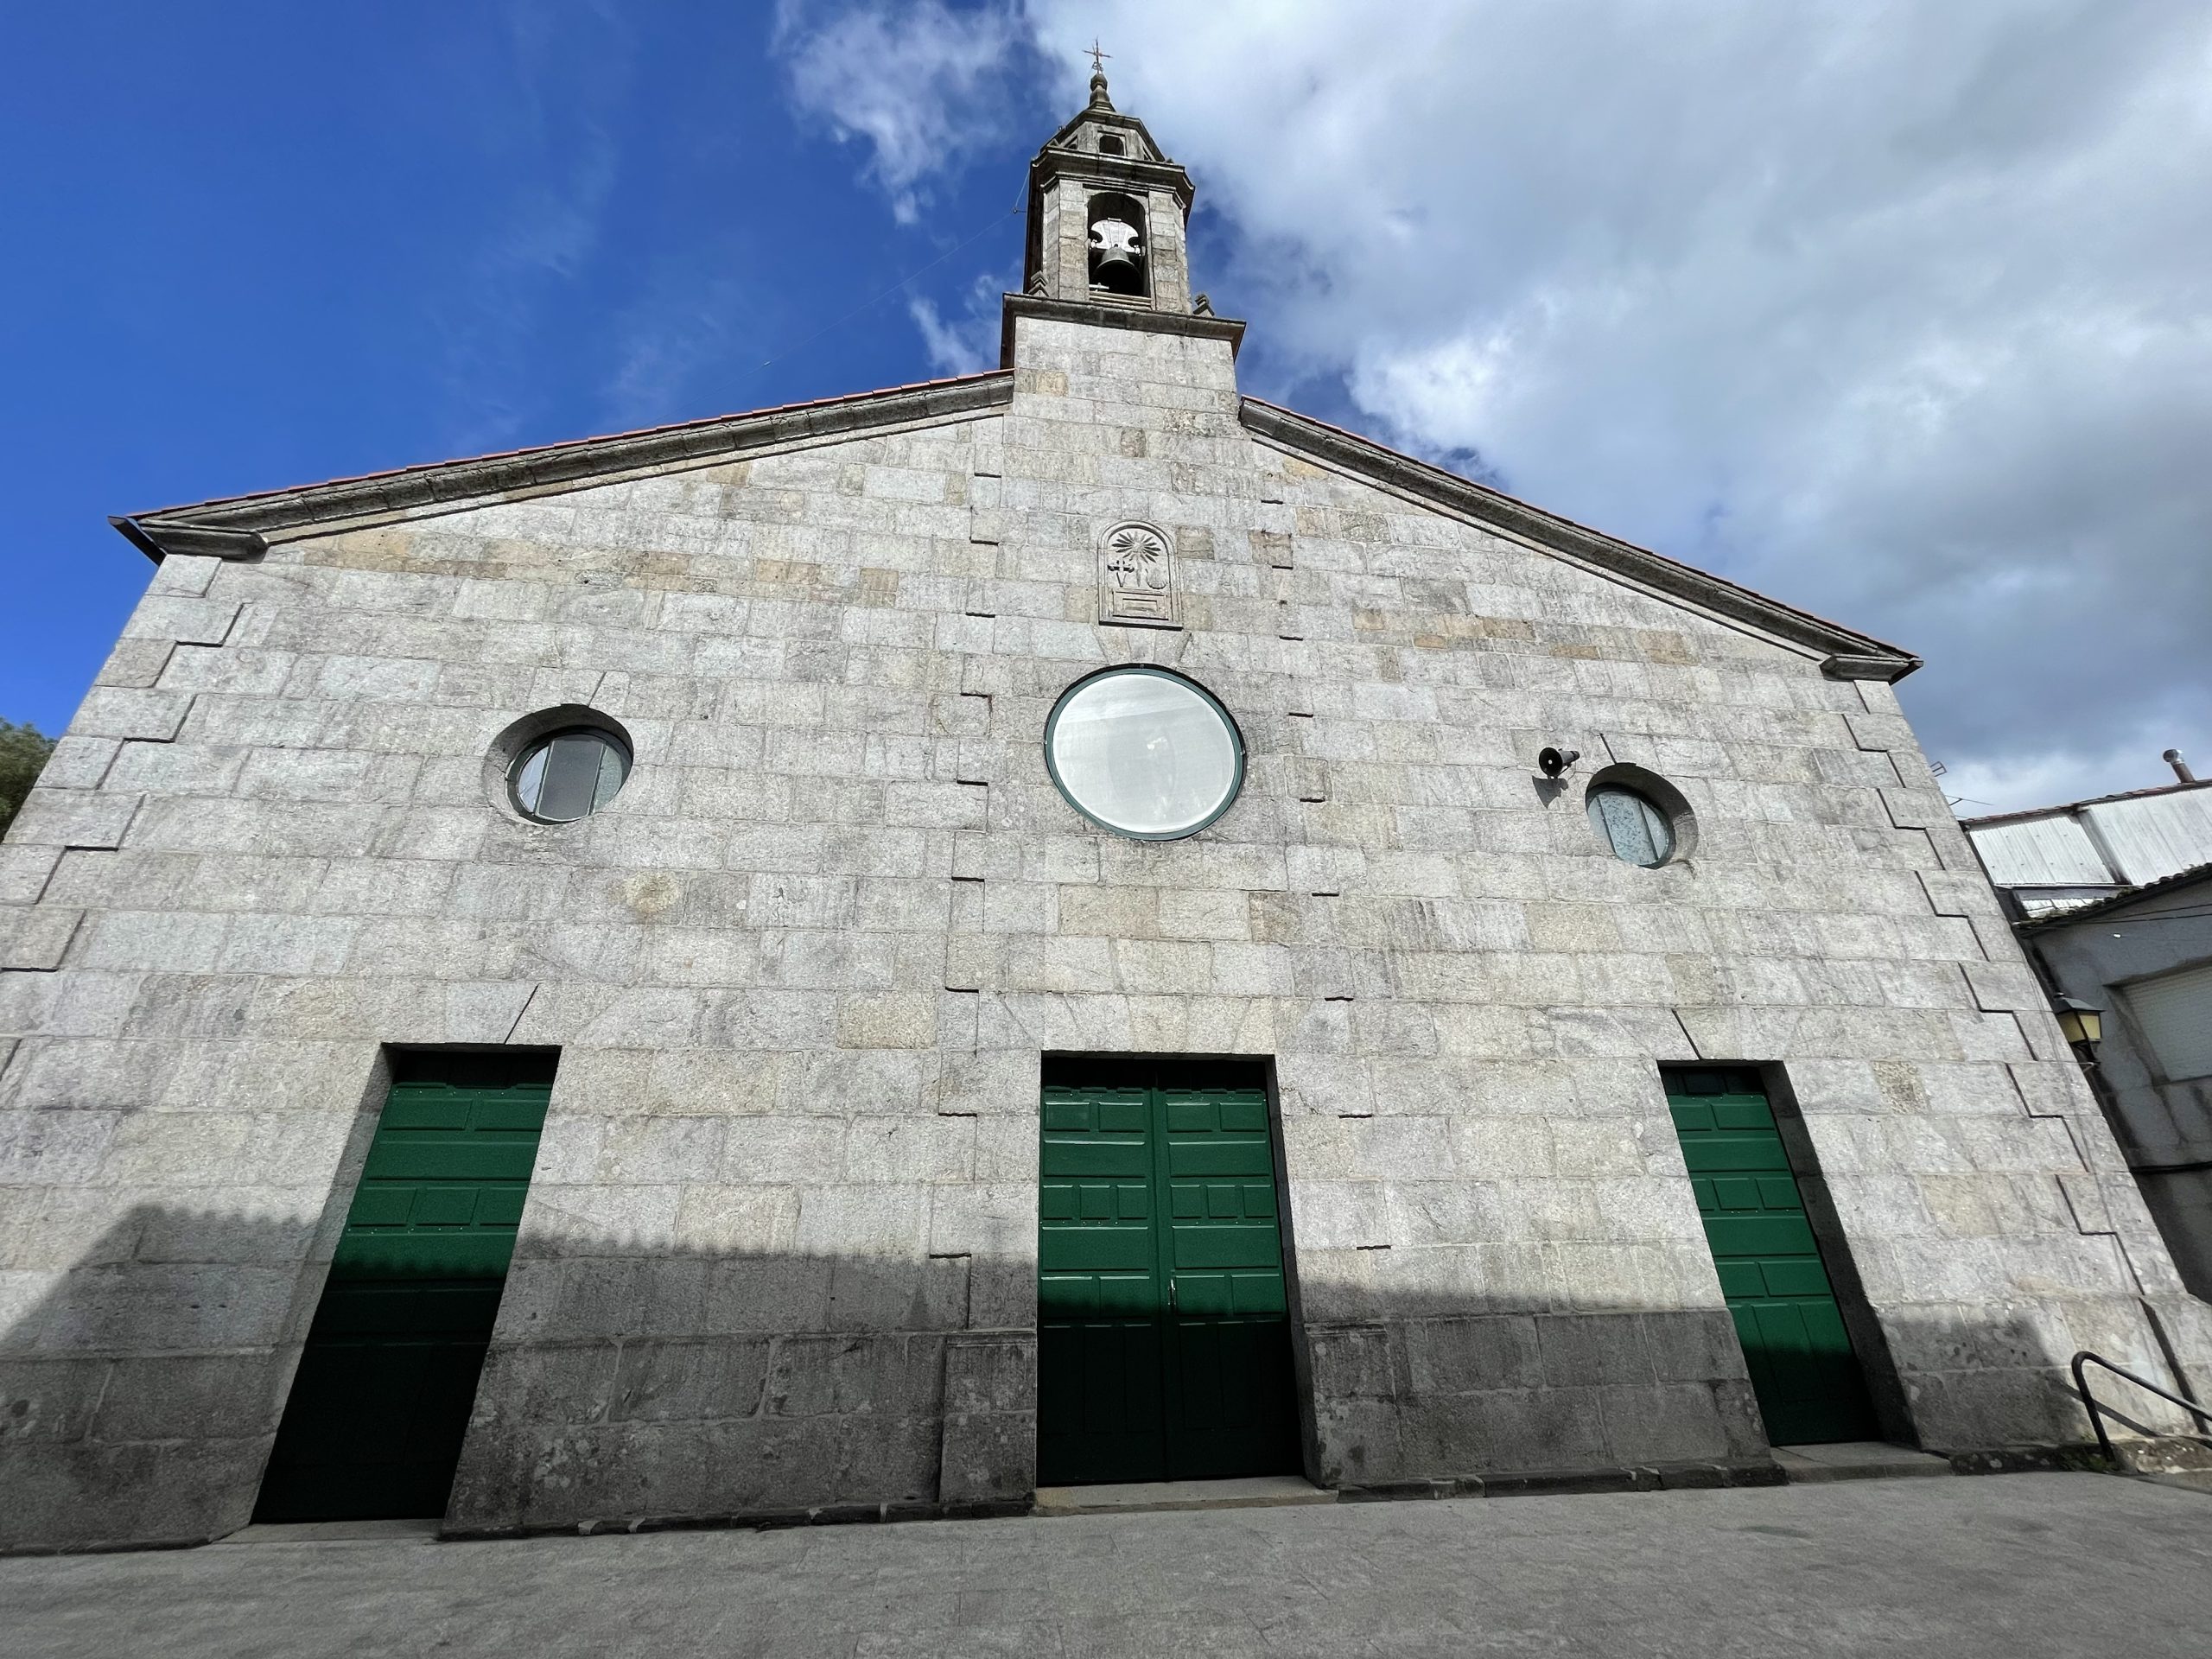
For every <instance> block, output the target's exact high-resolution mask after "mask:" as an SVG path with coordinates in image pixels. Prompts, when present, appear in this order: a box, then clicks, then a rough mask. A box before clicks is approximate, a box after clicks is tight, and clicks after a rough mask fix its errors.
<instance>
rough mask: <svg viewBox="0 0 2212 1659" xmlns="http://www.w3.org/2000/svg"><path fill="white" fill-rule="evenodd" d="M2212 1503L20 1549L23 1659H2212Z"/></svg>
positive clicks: (2081, 1495) (1657, 1508) (2115, 1500)
mask: <svg viewBox="0 0 2212 1659" xmlns="http://www.w3.org/2000/svg"><path fill="white" fill-rule="evenodd" d="M2208 1584H2212V1498H2208V1497H2205V1496H2204V1495H2202V1494H2199V1493H2196V1492H2193V1491H2183V1490H2181V1489H2178V1488H2175V1487H2171V1486H2162V1485H2155V1484H2151V1483H2148V1482H2145V1481H2139V1480H2129V1479H2121V1478H2113V1477H2110V1476H2100V1475H2088V1474H2033V1475H2013V1476H2005V1477H1999V1478H1977V1479H1956V1480H1928V1481H1917V1480H1916V1481H1853V1482H1846V1483H1841V1484H1824V1485H1814V1486H1777V1487H1767V1488H1737V1489H1719V1490H1714V1491H1662V1492H1654V1493H1648V1494H1620V1495H1605V1496H1588V1497H1521V1498H1516V1499H1514V1500H1512V1501H1510V1502H1498V1501H1494V1500H1490V1499H1479V1498H1471V1499H1465V1500H1446V1501H1441V1502H1433V1503H1363V1504H1337V1505H1330V1506H1327V1507H1293V1508H1276V1509H1245V1510H1211V1511H1181V1512H1153V1513H1142V1514H1129V1515H1093V1516H1069V1517H1065V1518H1052V1519H1044V1518H1036V1517H1030V1518H1022V1519H1013V1520H1002V1521H977V1522H915V1523H912V1524H905V1525H891V1526H838V1527H817V1528H810V1529H785V1530H779V1531H768V1532H748V1531H721V1532H661V1533H641V1534H635V1535H611V1536H610V1535H601V1536H594V1537H576V1536H561V1537H544V1538H537V1539H527V1540H518V1541H504V1542H476V1543H444V1544H441V1543H435V1542H429V1541H423V1540H422V1539H420V1538H419V1537H416V1538H404V1537H403V1538H390V1539H383V1540H377V1539H367V1540H359V1539H357V1540H353V1541H343V1542H329V1541H283V1540H270V1541H264V1542H260V1543H257V1544H254V1545H251V1547H237V1548H203V1549H197V1550H169V1551H158V1552H147V1553H143V1554H106V1555H78V1556H60V1557H52V1556H49V1557H22V1558H16V1559H14V1560H0V1608H4V1609H5V1630H6V1638H5V1643H4V1646H5V1649H6V1650H7V1652H8V1653H9V1654H10V1659H92V1656H98V1659H113V1656H117V1655H135V1654H142V1653H146V1654H150V1653H159V1654H162V1656H164V1659H201V1656H217V1655H220V1656H224V1659H275V1656H283V1659H324V1656H340V1655H345V1656H382V1655H408V1656H429V1655H442V1654H462V1653H470V1652H485V1651H494V1650H496V1651H504V1652H512V1653H526V1654H530V1655H532V1656H548V1659H566V1656H572V1655H573V1656H583V1655H589V1656H593V1659H622V1656H640V1659H643V1656H652V1659H671V1656H690V1655H714V1656H716V1659H723V1656H749V1655H779V1656H781V1655H797V1656H808V1659H811V1656H817V1655H820V1656H836V1659H860V1656H863V1655H867V1656H876V1655H893V1654H945V1655H963V1656H964V1655H970V1654H1000V1653H1005V1654H1015V1653H1018V1654H1020V1655H1022V1656H1024V1659H1036V1656H1046V1659H1054V1656H1061V1659H1069V1656H1085V1655H1092V1654H1109V1653H1110V1654H1114V1655H1116V1656H1137V1655H1142V1656H1152V1655H1174V1654H1183V1653H1189V1654H1203V1655H1205V1659H1233V1656H1238V1655H1286V1654H1292V1655H1306V1654H1313V1655H1338V1654H1345V1655H1388V1654H1441V1653H1450V1654H1453V1655H1463V1654H1507V1653H1513V1654H1528V1653H1545V1654H1568V1655H1592V1656H1595V1655H1605V1656H1607V1659H1621V1656H1633V1655H1685V1656H1688V1655H1695V1656H1697V1659H1727V1656H1734V1655H1743V1656H1758V1659H1788V1656H1797V1655H1818V1656H1834V1655H1858V1654H1876V1653H1878V1654H1881V1655H1884V1656H1900V1655H1903V1656H1912V1655H1929V1656H1936V1655H1940V1656H1942V1659H1980V1656H1998V1659H2031V1656H2039V1655H2069V1656H2070V1655H2088V1654H2111V1655H2120V1654H2125V1655H2127V1656H2129V1659H2164V1656H2176V1659H2179V1656H2188V1659H2201V1656H2202V1655H2203V1654H2205V1653H2206V1652H2209V1651H2212V1598H2208V1596H2207V1594H2206V1592H2205V1586H2207V1585H2208Z"/></svg>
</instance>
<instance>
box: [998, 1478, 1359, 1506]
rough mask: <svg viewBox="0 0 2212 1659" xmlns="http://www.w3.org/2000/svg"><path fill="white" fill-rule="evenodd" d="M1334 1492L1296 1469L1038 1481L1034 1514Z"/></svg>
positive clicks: (1303, 1498)
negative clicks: (1231, 1475)
mask: <svg viewBox="0 0 2212 1659" xmlns="http://www.w3.org/2000/svg"><path fill="white" fill-rule="evenodd" d="M1336 1501H1337V1495H1336V1494H1335V1493H1334V1492H1332V1491H1327V1490H1326V1489H1325V1488H1323V1487H1319V1486H1316V1485H1314V1484H1313V1483H1312V1482H1310V1481H1307V1480H1303V1479H1300V1478H1299V1477H1298V1476H1296V1475H1253V1476H1249V1477H1247V1478H1243V1479H1241V1480H1142V1481H1130V1482H1126V1483H1123V1484H1116V1485H1110V1486H1039V1488H1038V1489H1037V1505H1036V1509H1035V1511H1034V1512H1035V1513H1036V1514H1038V1515H1133V1514H1138V1513H1141V1512H1143V1511H1146V1510H1270V1509H1281V1508H1283V1507H1285V1506H1287V1505H1289V1504H1294V1503H1335V1502H1336Z"/></svg>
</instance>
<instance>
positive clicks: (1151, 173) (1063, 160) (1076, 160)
mask: <svg viewBox="0 0 2212 1659" xmlns="http://www.w3.org/2000/svg"><path fill="white" fill-rule="evenodd" d="M1063 173H1071V174H1074V175H1076V176H1077V177H1078V178H1083V179H1088V180H1090V181H1094V182H1096V183H1099V184H1107V185H1119V186H1122V188H1125V189H1129V190H1133V191H1135V193H1136V194H1139V195H1142V194H1144V193H1145V192H1146V191H1147V190H1155V189H1156V190H1166V191H1170V192H1172V193H1173V195H1174V197H1175V200H1176V201H1177V202H1178V203H1179V204H1180V206H1181V207H1182V209H1183V211H1184V213H1186V214H1187V213H1189V212H1190V211H1191V204H1192V201H1194V200H1197V197H1198V192H1197V189H1196V188H1195V187H1194V186H1193V185H1192V183H1191V175H1189V174H1188V173H1187V172H1185V170H1184V169H1183V168H1182V167H1181V166H1180V165H1179V164H1178V163H1177V162H1147V161H1141V160H1139V159H1138V158H1137V157H1135V156H1095V155H1092V154H1090V152H1089V151H1087V150H1080V149H1053V148H1052V147H1051V146H1050V145H1047V146H1046V148H1045V149H1040V150H1039V151H1038V152H1037V155H1036V157H1035V159H1034V160H1033V161H1032V162H1030V163H1029V199H1030V200H1031V202H1032V203H1034V202H1035V201H1036V200H1037V198H1038V196H1039V194H1042V193H1043V191H1044V189H1045V188H1046V186H1047V185H1049V184H1051V183H1052V181H1053V180H1054V179H1057V178H1058V177H1059V176H1060V175H1062V174H1063ZM1033 211H1034V210H1033Z"/></svg>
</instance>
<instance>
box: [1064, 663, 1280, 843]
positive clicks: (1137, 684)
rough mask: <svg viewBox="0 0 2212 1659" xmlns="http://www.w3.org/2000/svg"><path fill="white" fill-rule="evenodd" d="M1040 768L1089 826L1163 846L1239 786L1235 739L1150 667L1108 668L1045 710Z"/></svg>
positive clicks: (1197, 691)
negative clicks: (1048, 711)
mask: <svg viewBox="0 0 2212 1659" xmlns="http://www.w3.org/2000/svg"><path fill="white" fill-rule="evenodd" d="M1045 766H1046V771H1048V772H1051V773H1052V781H1053V783H1055V784H1057V785H1058V786H1059V791H1060V793H1061V794H1063V795H1065V797H1067V800H1068V804H1069V805H1071V806H1072V807H1074V808H1075V810H1077V811H1078V812H1080V813H1082V814H1083V816H1084V817H1086V818H1089V819H1090V821H1091V822H1092V823H1096V824H1098V825H1100V826H1102V827H1103V828H1104V829H1111V830H1113V831H1115V832H1116V834H1117V835H1124V836H1136V837H1138V838H1139V839H1141V840H1147V841H1171V840H1173V839H1175V838H1176V837H1178V836H1191V835H1196V834H1197V833H1198V831H1199V830H1201V829H1205V827H1206V825H1208V824H1210V823H1212V822H1213V821H1214V820H1215V819H1216V818H1217V817H1220V816H1221V815H1222V814H1223V813H1224V812H1226V811H1228V810H1229V808H1230V803H1231V802H1233V801H1235V800H1236V791H1238V789H1240V788H1241V787H1243V782H1244V739H1243V735H1242V734H1240V733H1239V732H1238V731H1237V729H1236V721H1233V720H1231V719H1230V716H1229V710H1228V709H1224V708H1223V707H1222V706H1221V704H1220V702H1218V701H1217V699H1216V698H1215V697H1214V696H1213V694H1212V693H1211V692H1210V691H1208V690H1205V687H1203V686H1201V685H1199V684H1198V683H1195V682H1194V681H1191V680H1186V679H1185V678H1184V677H1182V676H1181V675H1180V674H1171V673H1169V672H1168V671H1166V670H1165V669H1160V668H1109V669H1106V670H1103V671H1101V672H1099V673H1096V674H1092V675H1090V676H1088V677H1085V678H1083V679H1080V680H1077V682H1076V683H1074V684H1073V685H1071V686H1070V687H1069V688H1068V689H1067V690H1065V691H1064V692H1062V693H1061V694H1060V700H1059V701H1058V702H1057V703H1055V704H1053V705H1052V717H1051V718H1050V719H1049V720H1047V721H1046V722H1045Z"/></svg>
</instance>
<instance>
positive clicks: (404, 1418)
mask: <svg viewBox="0 0 2212 1659" xmlns="http://www.w3.org/2000/svg"><path fill="white" fill-rule="evenodd" d="M549 1096H550V1084H543V1083H532V1084H509V1085H505V1086H499V1085H487V1086H471V1087H461V1086H456V1085H454V1084H445V1083H418V1082H406V1083H399V1084H394V1085H393V1086H392V1091H391V1096H390V1098H389V1099H388V1100H387V1101H386V1102H385V1109H384V1112H383V1114H382V1115H381V1116H379V1117H378V1120H377V1131H376V1138H375V1140H374V1141H372V1143H371V1144H370V1147H369V1156H368V1160H367V1161H366V1162H365V1164H364V1165H363V1166H362V1171H361V1179H360V1184H359V1186H357V1187H356V1188H355V1189H354V1192H353V1204H352V1205H351V1206H350V1207H349V1208H348V1209H347V1211H346V1226H345V1230H344V1231H343V1232H342V1233H341V1234H340V1237H339V1242H338V1249H337V1251H336V1253H335V1255H334V1256H333V1258H332V1261H331V1266H330V1276H329V1278H328V1280H327V1281H326V1283H325V1285H324V1287H323V1293H322V1300H321V1301H320V1302H319V1303H318V1304H317V1305H316V1307H315V1323H314V1325H312V1327H310V1329H309V1331H308V1340H307V1346H306V1348H305V1350H304V1351H302V1354H301V1356H300V1363H299V1369H298V1370H297V1371H296V1373H295V1375H294V1378H293V1382H292V1388H291V1392H290V1393H289V1395H288V1396H287V1397H286V1400H285V1404H284V1417H283V1423H282V1424H281V1426H280V1427H278V1429H277V1443H276V1446H275V1447H274V1448H273V1449H272V1451H271V1452H270V1459H269V1467H268V1470H267V1472H266V1473H265V1474H264V1476H263V1478H262V1484H261V1496H260V1500H259V1503H257V1506H256V1509H255V1511H254V1513H255V1518H256V1519H257V1520H263V1521H311V1520H359V1519H366V1518H372V1517H385V1516H436V1515H442V1514H443V1513H444V1512H445V1507H446V1496H447V1492H448V1489H449V1488H450V1487H451V1485H452V1484H453V1471H454V1465H455V1464H456V1463H457V1462H458V1461H459V1459H460V1456H461V1439H462V1437H463V1435H464V1434H465V1433H467V1426H468V1414H469V1410H470V1408H471V1407H472V1405H473V1404H474V1401H475V1397H476V1380H477V1376H478V1373H479V1372H480V1370H482V1369H483V1364H484V1354H485V1351H486V1348H487V1347H488V1346H489V1344H490V1342H491V1337H492V1325H493V1320H494V1319H496V1318H497V1317H498V1315H499V1295H500V1293H501V1291H502V1290H503V1289H504V1288H505V1282H506V1272H507V1266H508V1262H510V1260H511V1259H512V1256H513V1255H514V1245H515V1230H516V1228H517V1226H518V1224H519V1223H520V1221H521V1219H522V1208H523V1200H524V1197H525V1196H526V1195H527V1193H528V1191H529V1187H530V1172H531V1164H532V1163H533V1162H534V1161H535V1160H536V1158H537V1141H538V1135H539V1131H540V1130H541V1128H543V1124H544V1122H545V1108H546V1103H547V1100H548V1097H549Z"/></svg>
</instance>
